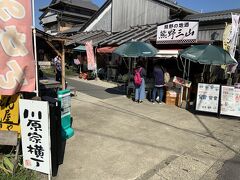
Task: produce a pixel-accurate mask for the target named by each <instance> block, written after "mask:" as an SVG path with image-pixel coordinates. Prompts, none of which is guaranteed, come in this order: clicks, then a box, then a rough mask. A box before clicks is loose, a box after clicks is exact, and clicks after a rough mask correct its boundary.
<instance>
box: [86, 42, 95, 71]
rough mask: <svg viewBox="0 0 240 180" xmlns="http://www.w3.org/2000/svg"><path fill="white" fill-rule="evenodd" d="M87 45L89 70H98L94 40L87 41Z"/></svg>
mask: <svg viewBox="0 0 240 180" xmlns="http://www.w3.org/2000/svg"><path fill="white" fill-rule="evenodd" d="M85 46H86V52H87V63H88V70H96V68H97V65H96V61H95V56H94V52H93V45H92V41H88V42H86V45H85Z"/></svg>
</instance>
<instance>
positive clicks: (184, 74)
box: [180, 59, 187, 107]
mask: <svg viewBox="0 0 240 180" xmlns="http://www.w3.org/2000/svg"><path fill="white" fill-rule="evenodd" d="M184 60H185V61H184V67H183V79H185V76H186V65H187V62H186V59H184ZM182 103H183V86H181V94H180V107H182Z"/></svg>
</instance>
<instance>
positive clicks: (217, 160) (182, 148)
mask: <svg viewBox="0 0 240 180" xmlns="http://www.w3.org/2000/svg"><path fill="white" fill-rule="evenodd" d="M67 81H68V83H69V85H71V86H74V87H76V89H77V91H78V93H77V96H76V97H73V99H72V103H73V104H72V115H73V118H74V123H73V124H74V126H73V128H74V129H75V135H74V137H73V138H71V139H70V140H69V141H68V144H67V148H66V154H65V162H64V164H63V165H61V166H60V170H59V174H58V176H57V177H56V178H55V179H56V180H62V179H80V180H81V179H89V180H95V179H98V180H103V179H104V180H105V179H111V180H115V179H116V180H118V179H119V180H125V179H136V180H161V179H164V180H165V179H169V180H170V179H176V180H188V179H189V180H192V179H200V180H212V179H214V180H215V179H216V180H239V179H240V171H239V169H240V157H239V153H238V152H239V149H240V143H239V141H238V139H239V136H240V123H239V122H238V120H227V119H223V118H222V119H217V118H215V117H211V116H210V117H209V116H198V115H193V114H192V113H190V112H188V111H185V110H183V109H180V108H177V107H172V106H167V105H165V104H163V105H152V104H151V103H149V102H148V101H146V102H144V103H143V104H141V105H139V104H135V103H133V102H132V101H130V100H129V99H127V98H126V97H124V96H122V95H123V94H124V93H123V92H124V91H123V88H122V87H120V88H119V87H109V88H106V87H103V86H99V85H94V83H91V84H90V83H88V82H83V81H78V80H73V79H68V80H67ZM92 82H94V81H92ZM93 112H94V113H93ZM228 153H230V154H231V155H230V156H229V155H228V156H226V154H228Z"/></svg>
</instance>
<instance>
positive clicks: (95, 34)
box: [65, 31, 109, 46]
mask: <svg viewBox="0 0 240 180" xmlns="http://www.w3.org/2000/svg"><path fill="white" fill-rule="evenodd" d="M108 36H109V35H108V34H107V33H106V32H105V31H90V32H79V33H77V34H75V35H73V36H70V37H69V38H70V39H71V40H69V41H67V42H66V44H65V45H66V46H70V45H79V44H85V43H86V42H87V41H91V40H92V42H93V46H95V45H97V44H96V42H99V41H101V40H103V39H105V38H106V37H108Z"/></svg>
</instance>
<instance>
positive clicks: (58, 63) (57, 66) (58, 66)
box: [54, 56, 62, 82]
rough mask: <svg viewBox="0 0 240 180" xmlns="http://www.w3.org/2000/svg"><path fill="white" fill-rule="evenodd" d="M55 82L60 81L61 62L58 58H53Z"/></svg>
mask: <svg viewBox="0 0 240 180" xmlns="http://www.w3.org/2000/svg"><path fill="white" fill-rule="evenodd" d="M54 65H55V73H56V81H59V82H61V80H62V60H61V57H60V56H56V57H55V58H54Z"/></svg>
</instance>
